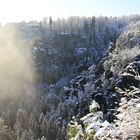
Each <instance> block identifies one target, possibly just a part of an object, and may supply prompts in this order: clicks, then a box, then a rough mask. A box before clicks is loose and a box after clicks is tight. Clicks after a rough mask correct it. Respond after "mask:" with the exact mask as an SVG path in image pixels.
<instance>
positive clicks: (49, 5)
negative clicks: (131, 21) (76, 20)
mask: <svg viewBox="0 0 140 140" xmlns="http://www.w3.org/2000/svg"><path fill="white" fill-rule="evenodd" d="M132 14H140V0H0V22H13V21H22V20H27V21H28V20H32V19H33V20H41V19H42V18H43V17H47V16H50V15H51V16H52V17H53V18H56V17H68V16H100V15H102V16H122V15H132Z"/></svg>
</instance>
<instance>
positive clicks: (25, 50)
mask: <svg viewBox="0 0 140 140" xmlns="http://www.w3.org/2000/svg"><path fill="white" fill-rule="evenodd" d="M21 42H23V40H21V39H19V38H18V37H17V30H16V28H13V27H9V28H6V29H2V30H1V32H0V90H1V91H2V92H0V93H3V92H6V93H7V94H13V93H14V94H17V93H20V94H22V93H24V92H26V91H27V89H28V88H29V86H31V84H32V82H33V67H32V61H31V53H30V47H29V46H23V44H22V43H21Z"/></svg>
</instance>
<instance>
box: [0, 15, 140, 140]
mask: <svg viewBox="0 0 140 140" xmlns="http://www.w3.org/2000/svg"><path fill="white" fill-rule="evenodd" d="M139 20H140V17H139V16H130V17H119V18H112V17H110V18H107V17H98V18H97V17H89V18H85V17H81V18H80V17H70V18H68V19H67V20H64V19H58V20H56V21H52V24H49V23H48V22H47V20H46V19H44V20H43V21H41V22H36V21H31V22H28V23H25V22H21V23H9V24H6V25H5V26H1V27H0V48H1V52H0V54H1V59H0V62H1V63H0V95H1V98H0V140H94V139H95V140H97V139H99V140H100V139H101V140H103V139H111V140H112V139H114V140H115V139H116V140H117V139H118V140H120V139H123V140H125V139H126V140H127V139H131V140H133V139H134V140H135V139H140V138H139V137H140V133H139V121H140V120H139V110H140V105H139V91H140V89H139V88H140V87H139V82H140V77H139V74H140V56H139V55H140V49H139V47H140V46H139V45H140V41H139V35H140V32H139V30H140V23H139Z"/></svg>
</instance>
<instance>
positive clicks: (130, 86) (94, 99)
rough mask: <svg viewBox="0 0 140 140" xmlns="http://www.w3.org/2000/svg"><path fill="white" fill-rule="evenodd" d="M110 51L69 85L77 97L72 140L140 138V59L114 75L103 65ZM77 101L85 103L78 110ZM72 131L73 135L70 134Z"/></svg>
mask: <svg viewBox="0 0 140 140" xmlns="http://www.w3.org/2000/svg"><path fill="white" fill-rule="evenodd" d="M114 48H115V47H114ZM112 51H113V49H110V51H109V52H108V53H107V54H106V55H105V56H104V57H103V59H102V60H101V62H100V63H99V65H98V66H97V67H95V66H92V67H90V68H89V71H88V72H87V73H83V74H81V76H79V77H77V78H75V79H73V80H72V81H71V82H70V86H71V89H72V90H75V93H74V94H73V95H74V96H76V97H77V103H76V106H75V107H76V108H75V118H74V119H73V120H72V122H71V123H70V124H69V127H68V135H69V139H71V140H79V139H80V140H85V139H86V140H94V139H95V140H97V139H98V140H99V139H110V140H112V139H116V140H120V139H123V140H127V139H131V140H136V139H140V116H139V111H140V105H139V101H140V98H139V97H140V56H139V55H138V56H136V57H134V58H133V59H132V60H131V62H130V63H128V64H126V66H125V67H124V68H123V70H122V71H120V73H119V74H114V73H113V72H112V71H111V70H110V69H108V70H106V71H105V69H104V66H103V64H104V62H105V60H107V59H108V54H109V53H111V52H112ZM79 91H82V93H83V94H82V96H80V94H79ZM69 94H70V93H69ZM79 98H81V100H82V101H85V102H84V103H83V106H82V107H81V108H80V106H79V104H81V103H80V102H79ZM83 98H84V99H85V100H84V99H83ZM83 108H84V109H83ZM83 110H84V111H83ZM85 110H86V111H85ZM79 112H82V113H79ZM79 114H80V115H79ZM72 128H75V130H76V133H74V134H73V132H75V131H71V129H72Z"/></svg>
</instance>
